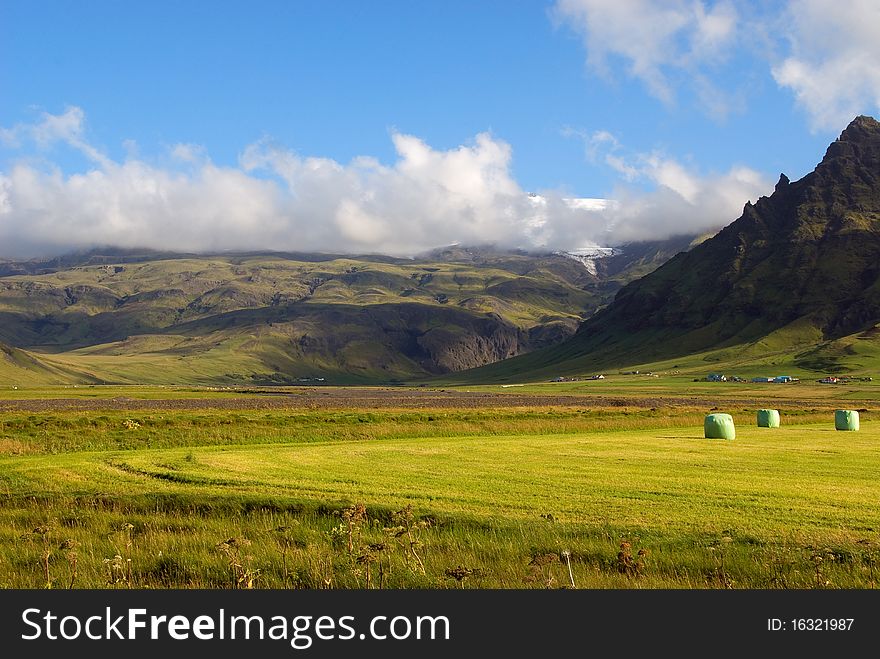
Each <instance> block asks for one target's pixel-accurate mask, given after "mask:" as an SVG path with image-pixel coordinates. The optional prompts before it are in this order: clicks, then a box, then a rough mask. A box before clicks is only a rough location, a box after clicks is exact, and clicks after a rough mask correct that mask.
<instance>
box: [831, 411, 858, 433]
mask: <svg viewBox="0 0 880 659" xmlns="http://www.w3.org/2000/svg"><path fill="white" fill-rule="evenodd" d="M834 428H835V429H836V430H858V429H859V413H858V412H856V411H855V410H837V411H836V412H835V413H834Z"/></svg>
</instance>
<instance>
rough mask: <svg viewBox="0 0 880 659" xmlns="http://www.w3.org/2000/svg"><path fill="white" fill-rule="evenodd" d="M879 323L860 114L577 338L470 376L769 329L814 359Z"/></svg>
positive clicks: (650, 355) (595, 361) (872, 168)
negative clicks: (819, 153) (813, 156)
mask: <svg viewBox="0 0 880 659" xmlns="http://www.w3.org/2000/svg"><path fill="white" fill-rule="evenodd" d="M878 320H880V123H878V122H877V121H876V120H874V119H873V118H870V117H857V118H856V119H855V120H854V121H853V122H852V123H851V124H850V125H849V126H848V127H847V128H846V130H844V131H843V133H842V134H841V136H840V138H839V139H838V140H836V141H835V142H833V143H832V144H831V145H830V146H829V147H828V150H827V152H826V154H825V157H824V158H823V160H822V162H821V163H820V164H819V165H818V166H817V167H816V169H815V170H814V171H813V172H812V173H810V174H808V175H807V176H805V177H804V178H802V179H801V180H799V181H797V182H795V183H791V182H790V181H789V180H788V178H787V177H785V176H784V175H782V176H781V177H780V180H779V183H778V184H777V185H776V189H775V190H774V192H773V194H772V195H771V196H769V197H761V198H760V199H759V200H758V201H757V202H756V203H755V204H751V203H748V204H746V206H745V208H744V210H743V214H742V216H741V217H740V218H739V219H737V220H736V221H735V222H733V223H731V224H730V225H728V226H727V227H725V228H724V229H723V230H722V231H720V232H719V233H718V234H717V235H715V236H714V237H713V238H711V239H708V240H706V241H705V242H703V243H701V244H699V245H697V246H696V247H694V248H693V249H691V250H690V251H688V252H684V253H680V254H678V255H677V256H675V257H674V258H672V259H671V260H669V261H668V262H667V263H665V264H664V265H662V266H661V267H659V268H657V269H656V270H655V271H654V272H652V273H651V274H649V275H647V276H645V277H643V278H641V279H638V280H636V281H633V282H632V283H630V284H628V285H627V286H625V287H623V288H622V289H621V290H620V291H619V292H618V293H617V295H616V297H615V298H614V301H613V303H611V304H610V305H608V306H607V307H606V308H605V309H603V310H602V311H600V312H599V313H597V314H596V315H594V316H593V317H591V318H590V319H589V320H587V321H586V322H585V323H583V325H581V327H580V329H579V330H578V333H577V335H576V336H575V337H573V338H572V339H570V340H569V341H567V342H564V343H562V344H560V345H559V346H555V347H553V348H550V349H548V350H546V351H541V352H539V353H533V354H532V355H530V356H527V357H524V358H520V359H515V360H512V361H511V362H510V363H505V364H503V365H499V366H498V367H497V368H494V369H493V368H489V369H486V370H482V371H479V372H478V373H475V374H474V376H473V377H475V378H478V379H479V378H484V377H509V376H512V375H519V376H528V374H534V375H535V376H543V375H544V374H549V373H555V372H560V373H573V372H587V371H591V370H595V369H597V368H607V367H608V366H613V365H624V364H642V363H650V362H654V361H659V360H664V359H670V358H675V357H677V356H683V355H690V354H693V353H698V352H703V351H708V350H715V349H719V348H725V347H730V346H739V345H747V344H750V343H756V342H758V341H759V340H760V339H761V337H765V336H767V335H770V334H771V333H776V342H777V343H779V342H780V341H781V342H782V343H783V344H785V345H786V348H788V349H792V350H794V349H796V348H797V349H801V351H806V352H809V351H808V350H806V349H807V347H808V346H810V345H813V344H817V349H820V348H821V346H820V345H818V344H821V343H822V342H828V341H834V340H837V339H841V338H842V337H846V336H849V335H853V334H857V333H860V332H864V331H866V330H869V329H871V328H872V327H873V326H874V324H875V323H877V321H878ZM803 363H804V365H805V367H808V366H807V365H808V364H809V361H808V360H806V361H804V362H803ZM820 363H821V360H819V361H817V362H815V364H814V365H815V366H819V365H820Z"/></svg>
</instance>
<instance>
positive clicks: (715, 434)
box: [703, 414, 736, 439]
mask: <svg viewBox="0 0 880 659" xmlns="http://www.w3.org/2000/svg"><path fill="white" fill-rule="evenodd" d="M703 430H704V431H705V434H706V439H736V428H735V427H734V425H733V417H732V416H730V415H729V414H707V415H706V420H705V422H703Z"/></svg>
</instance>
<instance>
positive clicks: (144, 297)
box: [0, 240, 687, 384]
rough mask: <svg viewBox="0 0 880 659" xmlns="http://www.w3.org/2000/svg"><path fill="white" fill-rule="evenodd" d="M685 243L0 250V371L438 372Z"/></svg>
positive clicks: (273, 379)
mask: <svg viewBox="0 0 880 659" xmlns="http://www.w3.org/2000/svg"><path fill="white" fill-rule="evenodd" d="M686 244H687V240H679V241H677V242H676V241H672V242H668V241H667V242H666V243H658V244H655V245H648V246H637V247H636V248H635V249H633V250H632V257H631V258H629V259H628V257H626V256H616V257H614V260H613V262H610V263H609V264H608V265H607V266H606V265H603V271H602V272H600V273H598V274H593V273H592V272H590V271H589V270H588V269H587V268H585V267H584V265H583V264H581V263H579V262H577V261H575V260H573V259H571V258H566V257H565V256H562V255H558V254H526V253H522V252H505V251H501V250H496V249H492V248H479V249H478V248H462V247H454V248H448V249H445V250H438V251H436V252H434V253H431V254H429V255H426V256H424V257H422V258H417V259H399V258H390V257H382V256H342V255H332V254H288V253H258V254H220V255H196V254H186V255H182V254H167V253H150V252H147V253H140V252H136V251H122V250H104V251H100V250H96V251H93V252H89V253H86V254H80V255H68V256H65V257H61V258H56V259H52V260H44V261H31V262H0V341H2V342H3V343H4V344H5V347H4V352H3V356H2V359H0V380H2V381H3V382H4V383H9V384H38V383H64V382H111V383H193V384H208V383H251V384H254V383H257V384H272V383H275V384H284V383H297V382H326V383H333V384H353V383H365V382H389V381H395V380H403V379H409V378H413V377H424V376H428V375H437V374H443V373H449V372H454V371H459V370H462V369H467V368H473V367H476V366H481V365H484V364H488V363H492V362H495V361H498V360H501V359H505V358H507V357H511V356H514V355H518V354H523V353H526V352H529V351H531V350H534V349H538V348H541V347H544V346H548V345H553V344H556V343H559V342H560V341H562V340H564V339H566V338H568V337H570V336H572V335H573V334H574V333H575V331H576V329H577V327H578V324H579V323H580V322H581V321H582V320H583V318H585V317H587V316H589V315H590V314H592V313H594V312H595V310H596V309H598V308H600V307H601V306H602V305H604V304H606V303H607V302H608V300H609V299H610V297H611V295H613V293H614V291H616V290H617V289H618V288H619V287H620V286H621V285H622V284H623V283H625V281H627V280H628V279H627V278H628V277H630V278H631V277H632V276H636V275H637V274H640V273H641V272H642V271H643V270H644V269H645V268H650V267H652V264H653V267H656V263H658V262H660V261H662V259H663V258H665V257H666V258H668V255H669V253H670V252H672V250H675V249H677V248H678V247H679V245H682V246H683V245H686ZM664 255H665V256H664ZM605 271H607V273H606V272H605ZM629 272H633V273H634V274H633V275H628V273H629ZM321 378H323V380H321Z"/></svg>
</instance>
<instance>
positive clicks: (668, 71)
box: [553, 0, 880, 131]
mask: <svg viewBox="0 0 880 659" xmlns="http://www.w3.org/2000/svg"><path fill="white" fill-rule="evenodd" d="M553 14H554V16H555V17H556V18H557V20H558V21H559V22H562V23H565V24H567V25H569V26H570V27H571V28H572V29H574V30H575V31H576V32H577V33H578V34H580V35H581V36H582V37H583V41H584V47H585V49H586V53H587V64H588V66H589V67H590V68H591V69H592V70H593V71H594V72H596V73H598V74H600V75H602V76H604V77H605V78H607V79H609V80H612V81H613V80H614V78H615V77H616V75H617V73H616V72H617V70H618V67H619V66H620V65H622V66H623V69H624V70H625V72H626V74H627V75H628V76H630V77H632V78H636V79H638V80H640V81H641V82H642V83H643V84H644V85H645V87H646V89H647V90H648V92H649V93H650V94H651V95H652V96H654V97H655V98H657V99H659V100H661V101H662V102H663V103H665V104H666V105H668V106H670V107H672V106H674V105H675V103H676V100H677V97H678V95H679V93H680V92H681V91H682V90H683V89H684V90H687V91H689V92H690V93H692V94H693V97H694V99H696V102H697V103H698V104H699V105H700V106H701V107H702V108H703V109H704V110H705V111H706V112H707V113H708V114H709V115H710V116H713V117H718V118H724V117H725V116H727V115H728V114H730V113H732V112H742V111H744V110H745V107H746V98H747V96H748V94H749V93H753V90H752V91H750V90H749V87H748V86H747V85H746V84H745V81H747V80H748V79H749V75H750V73H754V72H764V71H768V70H769V72H770V73H772V76H773V78H774V80H775V81H776V83H777V85H779V87H780V88H783V89H786V90H789V91H791V92H792V93H793V94H794V99H795V102H796V103H797V105H799V106H800V107H802V108H803V109H804V110H805V111H806V113H807V115H808V117H809V120H810V123H811V125H812V128H813V129H814V130H820V129H821V130H826V129H827V130H833V131H839V130H841V129H843V127H845V126H846V125H847V124H848V123H849V122H850V121H851V120H852V118H853V117H854V116H855V115H858V114H862V113H872V112H875V111H877V110H878V109H880V3H878V2H877V0H788V1H787V2H779V3H766V2H757V1H754V0H742V1H741V2H737V3H733V2H731V1H729V0H717V1H714V2H710V1H708V0H707V1H700V0H626V1H621V0H556V4H555V5H554V9H553ZM735 58H739V59H738V60H737V61H736V64H737V65H738V66H739V67H740V68H738V69H736V70H732V69H730V68H729V67H728V68H725V64H726V63H727V62H728V60H730V61H733V60H734V59H735ZM743 67H752V68H751V69H750V70H747V69H745V68H743ZM744 72H745V73H746V76H744V75H743V74H744ZM731 73H732V74H734V75H725V74H731ZM734 80H739V82H733V81H734Z"/></svg>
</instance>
